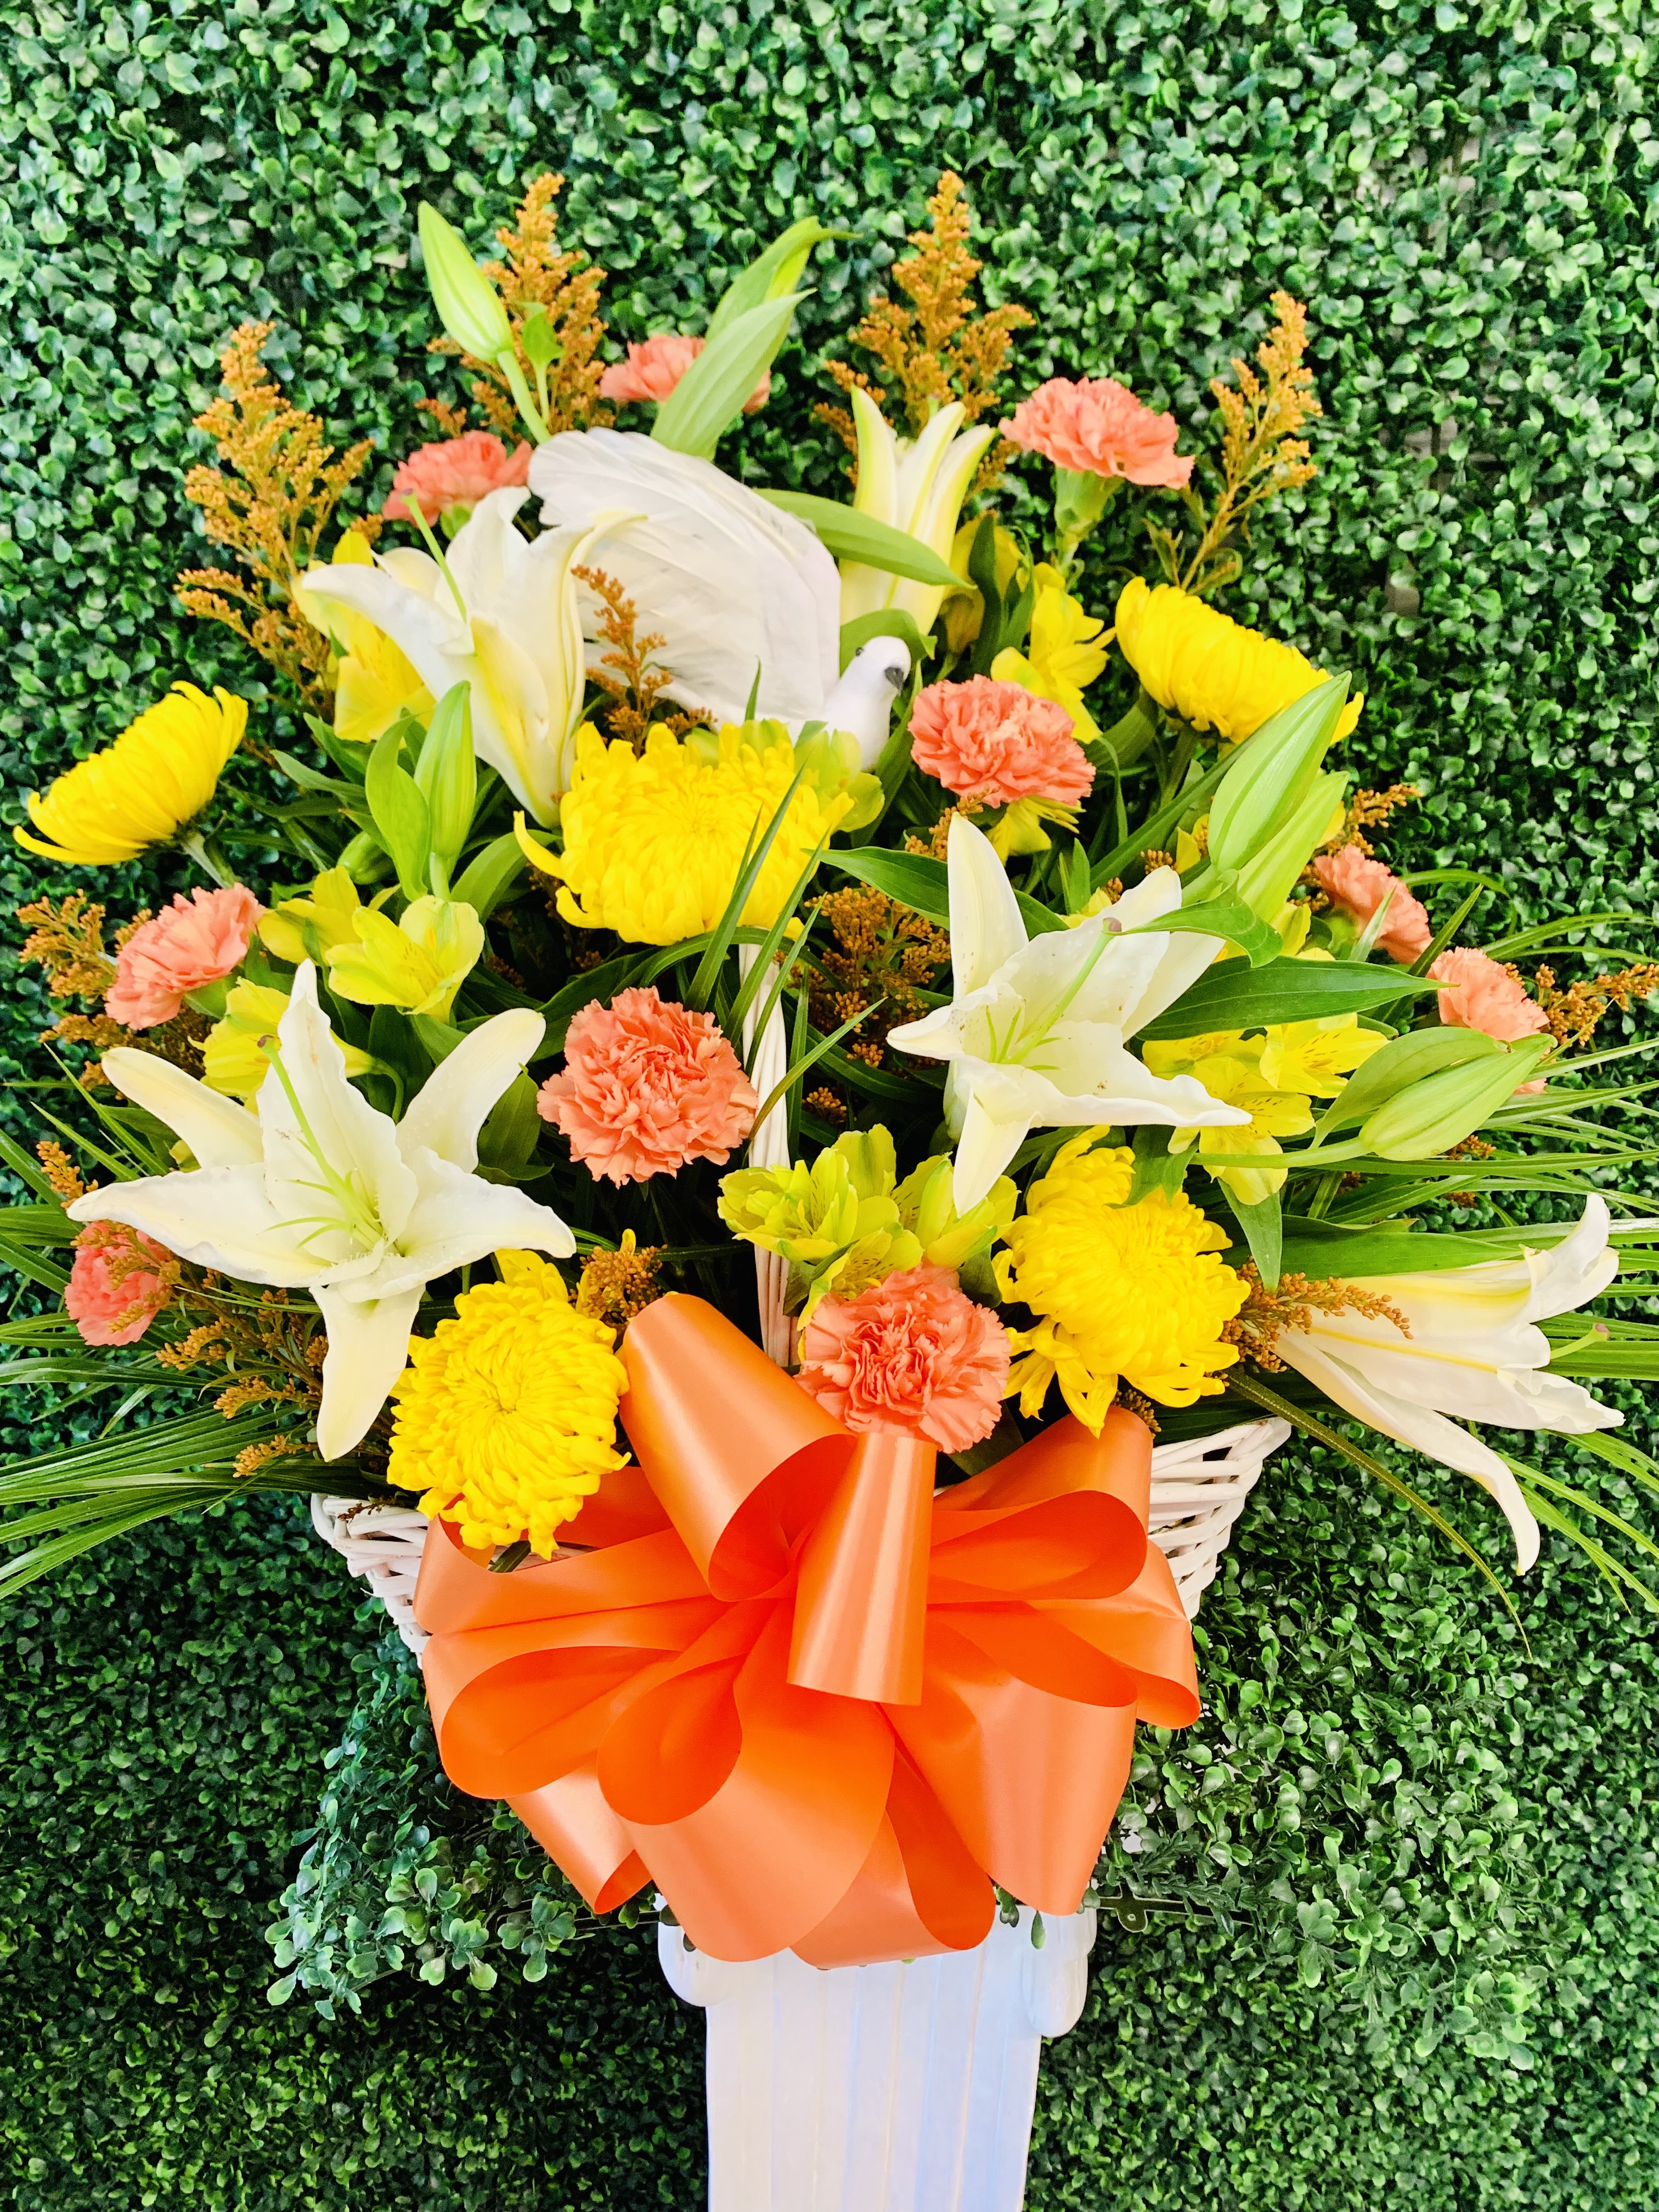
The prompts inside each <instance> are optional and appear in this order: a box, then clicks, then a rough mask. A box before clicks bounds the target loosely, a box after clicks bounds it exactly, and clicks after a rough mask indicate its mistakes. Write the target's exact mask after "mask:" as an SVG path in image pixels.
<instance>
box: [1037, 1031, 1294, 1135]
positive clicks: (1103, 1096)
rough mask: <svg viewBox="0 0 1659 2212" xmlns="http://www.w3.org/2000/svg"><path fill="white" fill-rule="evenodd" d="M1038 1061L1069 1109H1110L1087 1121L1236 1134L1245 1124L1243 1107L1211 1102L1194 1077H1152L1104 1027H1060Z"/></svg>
mask: <svg viewBox="0 0 1659 2212" xmlns="http://www.w3.org/2000/svg"><path fill="white" fill-rule="evenodd" d="M1042 1060H1043V1062H1044V1064H1045V1066H1046V1068H1047V1069H1048V1071H1049V1075H1048V1079H1049V1081H1050V1083H1051V1084H1052V1085H1053V1086H1054V1091H1055V1093H1056V1095H1057V1096H1058V1097H1060V1098H1062V1099H1064V1100H1065V1101H1066V1103H1067V1105H1068V1106H1069V1105H1073V1104H1079V1105H1080V1104H1083V1103H1089V1104H1091V1105H1094V1106H1109V1107H1110V1108H1111V1109H1112V1110H1111V1112H1110V1113H1109V1114H1091V1115H1089V1116H1088V1117H1087V1118H1088V1119H1090V1120H1091V1121H1095V1120H1099V1121H1121V1122H1123V1123H1124V1124H1125V1125H1126V1126H1127V1125H1129V1124H1132V1123H1135V1122H1141V1121H1147V1122H1152V1123H1154V1124H1156V1125H1157V1126H1158V1127H1165V1128H1170V1129H1229V1128H1232V1129H1237V1128H1243V1127H1246V1126H1247V1125H1248V1124H1249V1118H1250V1117H1249V1115H1248V1114H1247V1113H1246V1112H1245V1111H1244V1109H1243V1107H1241V1106H1229V1105H1226V1104H1225V1103H1223V1101H1222V1100H1220V1099H1218V1098H1212V1097H1211V1096H1210V1094H1209V1092H1208V1091H1206V1089H1205V1088H1204V1085H1202V1084H1201V1083H1200V1081H1199V1079H1198V1078H1197V1077H1196V1076H1195V1075H1169V1076H1164V1075H1154V1074H1153V1073H1152V1071H1151V1069H1150V1068H1148V1067H1147V1066H1146V1063H1145V1062H1144V1061H1142V1060H1137V1059H1136V1058H1135V1056H1134V1054H1133V1053H1132V1052H1129V1051H1127V1050H1126V1049H1125V1048H1124V1047H1123V1046H1122V1045H1121V1044H1120V1043H1119V1042H1117V1033H1116V1031H1115V1030H1113V1029H1111V1028H1110V1027H1109V1025H1108V1024H1105V1023H1084V1022H1060V1023H1059V1024H1057V1025H1056V1026H1055V1028H1054V1030H1052V1031H1051V1032H1050V1033H1049V1035H1048V1038H1047V1039H1046V1040H1045V1043H1044V1048H1043V1051H1042ZM1053 1118H1054V1120H1055V1121H1060V1120H1069V1119H1071V1118H1072V1116H1071V1115H1054V1117H1053ZM1077 1118H1078V1119H1079V1121H1080V1120H1082V1119H1083V1118H1084V1116H1082V1115H1078V1116H1077Z"/></svg>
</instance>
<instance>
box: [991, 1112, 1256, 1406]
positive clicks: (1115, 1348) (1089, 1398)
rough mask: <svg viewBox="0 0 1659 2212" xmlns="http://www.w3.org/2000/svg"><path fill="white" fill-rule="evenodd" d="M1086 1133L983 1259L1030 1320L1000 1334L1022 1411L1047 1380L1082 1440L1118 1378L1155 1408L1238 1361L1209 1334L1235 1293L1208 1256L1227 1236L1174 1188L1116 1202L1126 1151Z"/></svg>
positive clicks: (1127, 1167)
mask: <svg viewBox="0 0 1659 2212" xmlns="http://www.w3.org/2000/svg"><path fill="white" fill-rule="evenodd" d="M1133 1180H1134V1154H1133V1152H1130V1151H1129V1150H1128V1149H1127V1146H1118V1147H1115V1148H1111V1149H1108V1148H1104V1147H1103V1146H1100V1145H1099V1143H1098V1132H1097V1131H1095V1130H1090V1131H1088V1132H1086V1133H1085V1134H1084V1135H1082V1136H1080V1137H1074V1138H1073V1139H1072V1140H1071V1142H1070V1143H1069V1144H1067V1145H1064V1146H1061V1147H1060V1151H1059V1152H1057V1153H1056V1154H1055V1156H1054V1165H1053V1166H1052V1167H1051V1168H1050V1169H1049V1170H1048V1174H1047V1175H1046V1176H1043V1178H1042V1182H1038V1183H1034V1184H1033V1185H1032V1187H1031V1188H1030V1191H1029V1192H1028V1193H1027V1194H1026V1200H1025V1212H1024V1213H1023V1214H1022V1215H1021V1216H1020V1218H1019V1219H1018V1221H1016V1222H1015V1223H1014V1224H1013V1225H1012V1227H1011V1228H1010V1229H1009V1231H1008V1232H1007V1249H1006V1251H1003V1252H1000V1253H999V1254H998V1255H997V1261H996V1277H997V1287H998V1288H999V1289H1000V1291H1001V1292H1002V1295H1003V1297H1005V1298H1008V1299H1012V1300H1018V1302H1019V1303H1020V1304H1024V1305H1027V1306H1030V1309H1031V1310H1032V1312H1033V1313H1035V1314H1036V1316H1037V1320H1036V1324H1035V1325H1034V1326H1033V1327H1032V1328H1027V1329H1011V1330H1010V1331H1009V1341H1010V1343H1011V1344H1012V1346H1013V1348H1014V1350H1015V1352H1017V1353H1018V1354H1020V1355H1021V1356H1020V1357H1019V1358H1016V1360H1015V1362H1014V1364H1013V1367H1012V1370H1010V1373H1009V1376H1008V1387H1009V1390H1010V1393H1011V1394H1012V1392H1013V1391H1015V1390H1018V1393H1019V1407H1020V1411H1021V1413H1025V1414H1028V1415H1032V1416H1035V1415H1036V1414H1037V1413H1040V1412H1041V1410H1042V1401H1043V1399H1044V1398H1045V1397H1046V1395H1048V1385H1049V1383H1052V1382H1054V1381H1055V1380H1056V1379H1058V1381H1059V1383H1060V1392H1061V1395H1063V1397H1064V1398H1065V1401H1066V1404H1067V1405H1068V1406H1069V1407H1071V1409H1072V1411H1073V1413H1075V1414H1076V1415H1077V1417H1078V1419H1079V1420H1080V1421H1081V1422H1082V1423H1083V1424H1084V1425H1085V1427H1086V1428H1088V1429H1090V1430H1091V1431H1093V1433H1094V1434H1095V1435H1096V1436H1098V1435H1099V1433H1100V1425H1101V1423H1102V1422H1103V1420H1104V1419H1105V1418H1106V1415H1107V1413H1109V1410H1110V1408H1111V1405H1112V1401H1113V1399H1114V1397H1115V1395H1116V1393H1117V1386H1118V1383H1119V1382H1120V1380H1121V1381H1122V1382H1125V1383H1128V1384H1129V1386H1130V1387H1131V1389H1135V1390H1139V1391H1140V1392H1141V1393H1143V1395H1145V1396H1146V1397H1148V1398H1155V1399H1157V1400H1158V1402H1159V1404H1161V1405H1165V1406H1190V1405H1191V1404H1192V1403H1193V1402H1194V1400H1195V1399H1198V1398H1205V1397H1213V1396H1214V1395H1216V1394H1217V1393H1218V1391H1219V1390H1220V1389H1222V1387H1223V1386H1222V1385H1221V1384H1220V1383H1218V1382H1217V1381H1216V1380H1215V1379H1214V1378H1215V1374H1216V1371H1217V1370H1219V1369H1221V1368H1224V1367H1231V1365H1232V1364H1233V1363H1234V1362H1235V1360H1237V1358H1238V1353H1237V1351H1236V1350H1235V1349H1234V1347H1233V1346H1231V1344H1228V1343H1226V1342H1225V1341H1224V1340H1223V1338H1222V1334H1221V1332H1222V1330H1223V1329H1224V1328H1225V1326H1226V1324H1227V1323H1228V1322H1230V1321H1231V1319H1232V1317H1233V1316H1234V1315H1235V1314H1236V1313H1237V1311H1238V1310H1239V1308H1240V1306H1242V1305H1243V1303H1244V1300H1245V1297H1246V1296H1247V1294H1248V1285H1246V1283H1245V1281H1244V1279H1243V1276H1241V1275H1237V1274H1235V1273H1234V1272H1233V1270H1232V1269H1231V1267H1226V1266H1225V1265H1224V1264H1223V1262H1222V1261H1220V1260H1218V1258H1217V1257H1216V1254H1217V1253H1218V1252H1220V1251H1222V1250H1224V1249H1225V1247H1226V1243H1227V1237H1226V1232H1225V1231H1224V1230H1221V1229H1218V1228H1216V1227H1214V1226H1213V1225H1212V1224H1211V1223H1210V1222H1209V1221H1207V1220H1206V1218H1205V1217H1204V1215H1203V1213H1202V1212H1200V1210H1199V1208H1198V1207H1197V1206H1194V1204H1193V1202H1192V1200H1190V1199H1189V1198H1188V1196H1187V1194H1186V1193H1185V1192H1184V1191H1181V1192H1177V1193H1176V1195H1175V1196H1174V1197H1173V1198H1170V1197H1169V1196H1167V1195H1166V1194H1164V1192H1163V1191H1161V1190H1160V1191H1154V1192H1152V1194H1150V1195H1149V1196H1148V1197H1146V1198H1143V1199H1142V1200H1139V1203H1138V1204H1137V1205H1134V1206H1129V1205H1126V1203H1125V1200H1127V1197H1128V1195H1129V1190H1130V1186H1131V1184H1132V1183H1133Z"/></svg>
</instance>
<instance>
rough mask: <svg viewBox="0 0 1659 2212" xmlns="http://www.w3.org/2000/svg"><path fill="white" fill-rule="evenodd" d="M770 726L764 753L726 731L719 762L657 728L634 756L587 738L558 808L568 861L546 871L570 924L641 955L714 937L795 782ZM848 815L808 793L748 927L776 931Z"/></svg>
mask: <svg viewBox="0 0 1659 2212" xmlns="http://www.w3.org/2000/svg"><path fill="white" fill-rule="evenodd" d="M762 727H763V728H766V727H767V726H765V725H763V726H762ZM775 728H776V732H777V735H776V741H775V742H762V743H760V744H757V743H756V742H755V740H754V738H753V735H752V733H751V732H747V731H744V730H738V729H735V728H726V729H724V730H722V731H721V732H720V738H719V757H718V758H717V759H713V760H710V759H708V758H705V757H704V752H703V750H701V749H699V748H698V747H696V746H693V745H689V744H681V743H680V742H679V740H678V738H675V737H673V736H672V735H671V733H670V732H668V731H667V730H665V729H663V728H661V727H658V728H656V729H653V731H652V732H650V734H649V735H648V736H647V738H646V741H645V750H644V752H643V753H638V754H636V753H635V750H634V748H633V747H632V745H630V744H624V743H623V742H622V741H620V740H618V741H617V743H615V744H606V743H605V740H604V738H601V737H600V736H599V732H597V731H596V730H594V729H593V728H592V726H589V727H587V728H585V729H584V730H583V731H582V732H580V736H579V737H578V738H577V739H576V767H575V775H574V780H573V781H572V783H571V787H570V789H569V790H568V792H567V793H566V794H565V796H564V798H563V799H562V801H561V803H560V808H559V820H560V823H561V824H562V828H563V830H564V852H563V854H562V857H561V858H560V859H559V860H558V861H557V863H556V866H554V867H553V868H552V869H551V870H550V872H551V873H553V874H556V875H557V876H559V877H561V878H562V880H563V888H562V890H560V892H559V895H558V903H559V912H560V913H561V914H562V915H563V916H564V919H565V920H566V921H570V922H574V923H576V924H577V925H578V926H579V927H582V928H585V929H614V930H615V931H616V933H617V935H618V936H619V937H624V938H627V939H629V941H630V942H632V943H634V944H635V945H677V944H678V942H679V941H680V939H682V938H686V937H696V936H698V935H700V934H701V933H702V932H703V931H704V930H708V929H712V928H713V927H714V925H715V923H716V922H717V921H719V920H720V915H721V914H722V913H723V912H724V911H725V908H726V901H727V900H728V899H729V898H730V897H731V896H732V890H733V888H734V886H735V885H736V883H737V880H738V872H739V871H740V869H741V867H742V865H743V856H744V848H745V847H747V846H748V845H750V843H751V842H758V840H759V838H760V837H761V836H764V834H765V831H766V829H767V826H768V824H769V823H770V822H771V820H772V817H773V816H774V815H775V813H776V812H777V811H778V809H779V807H780V806H781V805H782V804H783V799H784V796H785V793H787V791H788V789H789V787H790V785H791V783H793V781H794V777H795V767H796V763H795V756H794V751H793V747H792V746H791V744H790V743H789V739H788V737H787V733H786V732H785V731H784V730H783V728H782V726H781V725H776V726H775ZM849 805H851V801H850V800H849V799H848V797H847V795H846V793H842V794H840V795H839V796H838V797H836V798H834V799H829V801H827V802H826V801H825V800H824V799H822V798H821V797H820V796H819V794H818V793H817V792H816V791H815V790H814V789H813V788H812V787H811V782H810V781H807V782H803V783H802V785H801V787H800V788H799V791H797V793H795V796H794V798H793V800H792V801H791V802H790V806H789V811H788V814H787V816H786V817H785V819H784V821H783V823H782V825H781V828H780V829H779V831H778V834H777V836H775V838H774V839H773V840H772V846H771V849H770V851H769V853H768V854H767V856H766V859H765V861H764V863H763V866H762V867H761V871H760V873H759V875H758V876H757V878H756V882H755V888H754V890H753V891H752V892H751V893H750V898H749V902H748V904H747V905H746V906H745V907H744V910H743V917H742V918H743V920H744V922H745V923H747V924H749V925H750V927H754V928H757V929H769V928H770V927H771V925H772V924H773V922H774V921H776V919H777V916H778V910H779V908H781V906H782V904H783V902H784V901H785V900H786V899H787V897H788V896H789V893H790V892H791V890H793V888H794V884H795V879H796V878H797V877H798V876H799V873H800V872H801V869H802V868H803V866H805V863H806V860H807V859H808V857H809V855H810V854H811V852H812V851H813V849H814V848H815V847H816V846H817V844H818V842H819V841H820V840H821V839H827V838H828V836H829V833H830V831H831V830H832V829H834V828H835V827H836V823H838V822H840V821H841V819H842V817H843V816H844V815H845V814H846V812H847V811H848V807H849Z"/></svg>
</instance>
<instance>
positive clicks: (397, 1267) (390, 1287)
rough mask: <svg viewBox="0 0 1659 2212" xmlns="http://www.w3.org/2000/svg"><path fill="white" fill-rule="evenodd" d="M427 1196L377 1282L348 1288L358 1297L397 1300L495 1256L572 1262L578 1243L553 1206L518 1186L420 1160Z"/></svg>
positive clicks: (427, 1156)
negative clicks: (440, 1277) (435, 1279)
mask: <svg viewBox="0 0 1659 2212" xmlns="http://www.w3.org/2000/svg"><path fill="white" fill-rule="evenodd" d="M416 1169H417V1171H418V1173H419V1176H420V1196H419V1198H418V1199H417V1200H416V1203H415V1207H414V1210H413V1212H411V1213H410V1217H409V1221H408V1225H407V1226H406V1227H405V1229H404V1234H403V1237H402V1239H401V1242H402V1244H403V1248H404V1249H403V1251H402V1252H401V1253H396V1252H394V1253H391V1254H389V1255H387V1257H386V1259H385V1260H384V1261H382V1263H381V1265H380V1267H379V1268H378V1269H377V1270H376V1272H375V1273H374V1275H372V1276H370V1277H368V1278H367V1279H364V1280H362V1281H361V1282H358V1283H354V1284H351V1285H347V1286H346V1290H345V1294H346V1295H347V1296H349V1297H358V1298H361V1297H392V1296H393V1295H394V1294H395V1293H396V1292H398V1291H404V1290H408V1289H410V1288H411V1287H415V1286H418V1285H420V1284H422V1283H425V1282H428V1281H430V1280H431V1279H432V1278H433V1277H434V1276H435V1275H447V1274H448V1273H450V1272H451V1270H452V1269H453V1268H456V1267H471V1265H472V1264H473V1262H474V1261H478V1260H482V1259H483V1258H484V1257H486V1255H488V1254H489V1253H491V1252H545V1253H547V1254H548V1255H550V1257H551V1258H553V1259H556V1260H568V1258H569V1257H570V1255H571V1254H572V1253H573V1252H574V1250H575V1249H576V1240H575V1238H574V1237H573V1236H572V1235H571V1233H570V1231H569V1230H568V1228H567V1227H566V1226H565V1225H564V1223H563V1222H562V1221H561V1220H560V1218H559V1217H558V1215H557V1214H556V1213H555V1212H553V1210H552V1208H551V1207H550V1206H538V1204H537V1203H536V1201H535V1200H534V1199H533V1198H527V1197H526V1195H525V1194H524V1192H523V1191H521V1190H519V1189H516V1188H514V1187H513V1185H512V1184H511V1183H496V1182H483V1180H482V1179H481V1178H480V1177H479V1176H471V1175H468V1174H466V1173H465V1171H464V1170H462V1169H460V1168H458V1167H453V1166H452V1165H451V1164H450V1163H449V1162H448V1161H447V1160H441V1159H440V1158H438V1155H437V1154H436V1153H435V1152H421V1153H418V1154H417V1155H416Z"/></svg>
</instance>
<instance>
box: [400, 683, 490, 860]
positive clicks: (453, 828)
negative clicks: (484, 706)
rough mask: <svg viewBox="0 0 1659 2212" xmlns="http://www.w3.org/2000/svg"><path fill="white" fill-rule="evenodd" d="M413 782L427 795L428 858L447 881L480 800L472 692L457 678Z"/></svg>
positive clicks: (435, 719)
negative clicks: (429, 855) (473, 737)
mask: <svg viewBox="0 0 1659 2212" xmlns="http://www.w3.org/2000/svg"><path fill="white" fill-rule="evenodd" d="M415 787H416V790H417V791H418V792H419V793H420V794H421V796H422V799H425V801H426V806H427V819H428V833H429V836H430V839H431V859H432V860H434V861H435V863H436V864H437V866H438V867H439V869H440V870H441V872H442V874H443V877H444V878H445V884H446V885H447V881H448V877H449V872H450V870H451V869H452V868H453V866H454V865H455V863H456V861H457V860H459V858H460V854H461V848H462V846H463V845H465V842H466V840H467V835H468V832H469V831H470V830H471V827H472V816H473V811H474V810H475V808H476V807H477V803H478V767H477V761H476V760H475V759H474V758H473V754H472V708H471V691H470V690H469V688H468V686H467V685H466V684H456V685H455V686H454V687H453V690H448V691H446V692H445V694H444V696H443V697H442V698H441V700H440V701H439V702H438V704H437V707H436V708H435V710H434V712H433V716H432V723H431V726H430V727H429V728H428V731H427V733H426V738H425V741H424V743H423V744H422V746H421V757H420V759H419V761H418V762H417V763H416V769H415Z"/></svg>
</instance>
